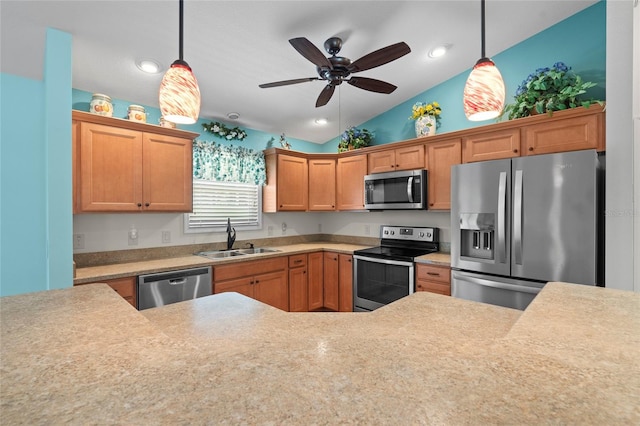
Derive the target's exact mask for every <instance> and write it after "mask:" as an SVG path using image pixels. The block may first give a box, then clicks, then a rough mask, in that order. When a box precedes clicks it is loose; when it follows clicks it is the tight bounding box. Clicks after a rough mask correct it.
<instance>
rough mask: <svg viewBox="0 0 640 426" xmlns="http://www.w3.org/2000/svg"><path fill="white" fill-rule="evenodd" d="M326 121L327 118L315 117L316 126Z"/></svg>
mask: <svg viewBox="0 0 640 426" xmlns="http://www.w3.org/2000/svg"><path fill="white" fill-rule="evenodd" d="M327 123H328V120H327V119H326V118H316V124H317V125H318V126H324V125H325V124H327Z"/></svg>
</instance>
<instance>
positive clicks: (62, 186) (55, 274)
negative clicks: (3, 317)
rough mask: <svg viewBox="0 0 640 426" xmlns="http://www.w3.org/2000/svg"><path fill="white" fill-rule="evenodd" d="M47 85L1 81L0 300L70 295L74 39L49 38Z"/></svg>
mask: <svg viewBox="0 0 640 426" xmlns="http://www.w3.org/2000/svg"><path fill="white" fill-rule="evenodd" d="M46 50H47V54H46V57H45V70H44V81H34V80H29V79H25V78H20V77H15V76H12V75H8V74H0V93H1V94H2V96H1V98H2V100H1V104H0V105H1V106H0V121H1V123H2V130H1V132H0V137H1V140H2V143H1V151H0V163H1V165H2V168H1V171H0V191H1V197H0V198H1V200H2V201H1V203H2V204H1V205H0V295H2V296H7V295H12V294H18V293H27V292H32V291H38V290H47V289H53V288H62V287H69V286H71V285H72V283H73V273H72V271H73V269H72V261H73V249H72V239H71V235H72V233H73V223H72V216H71V144H70V141H71V112H70V106H71V96H70V93H71V37H70V36H69V35H68V34H65V33H62V32H60V31H57V30H47V34H46Z"/></svg>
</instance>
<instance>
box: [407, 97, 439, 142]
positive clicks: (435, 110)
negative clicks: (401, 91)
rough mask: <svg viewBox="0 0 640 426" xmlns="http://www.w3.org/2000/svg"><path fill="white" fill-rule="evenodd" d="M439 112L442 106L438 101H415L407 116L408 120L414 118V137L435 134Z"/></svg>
mask: <svg viewBox="0 0 640 426" xmlns="http://www.w3.org/2000/svg"><path fill="white" fill-rule="evenodd" d="M440 114H442V108H440V104H439V103H438V102H436V101H433V102H431V103H429V104H425V103H423V102H416V103H415V105H413V108H412V113H411V116H410V117H409V120H416V137H419V138H420V137H423V136H433V135H435V134H436V128H437V127H438V126H439V125H440Z"/></svg>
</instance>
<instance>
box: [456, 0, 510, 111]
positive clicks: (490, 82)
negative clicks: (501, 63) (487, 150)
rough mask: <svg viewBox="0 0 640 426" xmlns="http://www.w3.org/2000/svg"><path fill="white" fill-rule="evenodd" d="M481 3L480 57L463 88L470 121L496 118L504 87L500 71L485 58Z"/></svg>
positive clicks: (502, 99) (465, 106) (482, 5)
mask: <svg viewBox="0 0 640 426" xmlns="http://www.w3.org/2000/svg"><path fill="white" fill-rule="evenodd" d="M480 1H481V6H480V7H481V11H482V19H481V40H482V55H481V58H480V59H479V60H478V62H476V64H475V66H474V67H473V70H472V71H471V73H470V74H469V77H468V78H467V82H466V84H465V86H464V96H463V105H464V113H465V115H466V116H467V119H468V120H470V121H483V120H490V119H492V118H496V117H498V116H499V115H500V114H501V113H502V109H503V108H504V99H505V87H504V81H503V80H502V75H501V74H500V70H498V67H496V64H494V63H493V61H492V60H491V59H489V58H487V57H486V56H485V31H484V29H485V19H484V9H485V5H484V3H485V0H480Z"/></svg>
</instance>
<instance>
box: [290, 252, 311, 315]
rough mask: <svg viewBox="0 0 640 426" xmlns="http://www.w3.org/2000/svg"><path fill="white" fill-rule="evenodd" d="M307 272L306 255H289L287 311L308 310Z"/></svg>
mask: <svg viewBox="0 0 640 426" xmlns="http://www.w3.org/2000/svg"><path fill="white" fill-rule="evenodd" d="M308 276H309V274H307V255H306V254H296V255H293V256H289V311H291V312H308V311H309V277H308Z"/></svg>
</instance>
